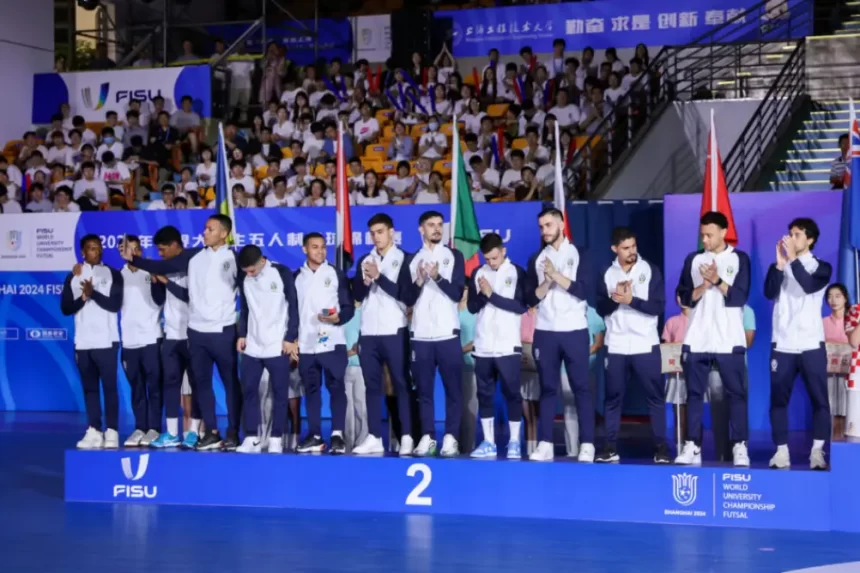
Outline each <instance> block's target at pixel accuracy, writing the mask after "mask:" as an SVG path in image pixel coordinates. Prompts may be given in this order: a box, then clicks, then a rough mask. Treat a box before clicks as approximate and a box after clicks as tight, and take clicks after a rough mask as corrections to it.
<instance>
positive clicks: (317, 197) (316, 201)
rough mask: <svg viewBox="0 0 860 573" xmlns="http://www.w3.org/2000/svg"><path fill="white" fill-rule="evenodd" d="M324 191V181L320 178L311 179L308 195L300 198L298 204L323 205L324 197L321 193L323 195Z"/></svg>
mask: <svg viewBox="0 0 860 573" xmlns="http://www.w3.org/2000/svg"><path fill="white" fill-rule="evenodd" d="M325 191H326V184H325V181H323V180H322V179H314V180H313V181H311V185H310V188H309V190H308V196H307V197H305V198H304V199H302V202H301V203H300V205H301V206H302V207H325V205H326V199H325V198H324V197H323V195H325ZM332 204H333V203H332Z"/></svg>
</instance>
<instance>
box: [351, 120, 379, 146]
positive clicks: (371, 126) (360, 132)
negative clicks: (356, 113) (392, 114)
mask: <svg viewBox="0 0 860 573" xmlns="http://www.w3.org/2000/svg"><path fill="white" fill-rule="evenodd" d="M352 132H353V133H354V134H355V140H356V142H357V143H364V142H367V141H370V136H371V135H373V134H374V133H375V134H377V135H378V134H379V122H378V121H376V118H375V117H371V118H369V119H367V120H364V119H359V120H358V121H356V122H355V125H354V126H353V128H352Z"/></svg>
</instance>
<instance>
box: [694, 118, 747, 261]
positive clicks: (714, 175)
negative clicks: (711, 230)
mask: <svg viewBox="0 0 860 573" xmlns="http://www.w3.org/2000/svg"><path fill="white" fill-rule="evenodd" d="M712 211H717V212H719V213H722V214H723V215H725V216H726V219H728V221H729V228H728V229H727V230H726V243H728V244H730V245H732V246H734V245H737V244H738V230H737V228H736V227H735V220H734V217H733V216H732V205H731V203H730V202H729V190H728V188H727V187H726V175H725V173H723V160H722V158H721V157H720V148H719V146H718V145H717V131H716V129H715V127H714V110H711V132H710V134H709V135H708V156H707V158H706V159H705V190H704V191H703V192H702V210H701V213H700V216H704V215H705V213H709V212H712Z"/></svg>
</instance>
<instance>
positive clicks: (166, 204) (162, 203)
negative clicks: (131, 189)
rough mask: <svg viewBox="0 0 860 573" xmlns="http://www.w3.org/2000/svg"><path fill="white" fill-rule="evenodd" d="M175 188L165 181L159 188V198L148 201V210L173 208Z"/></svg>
mask: <svg viewBox="0 0 860 573" xmlns="http://www.w3.org/2000/svg"><path fill="white" fill-rule="evenodd" d="M175 198H176V189H175V187H174V186H173V185H172V184H170V183H167V184H165V185H164V186H163V187H162V188H161V199H155V200H153V201H150V202H149V207H147V210H149V211H164V210H165V209H175V208H176V206H175Z"/></svg>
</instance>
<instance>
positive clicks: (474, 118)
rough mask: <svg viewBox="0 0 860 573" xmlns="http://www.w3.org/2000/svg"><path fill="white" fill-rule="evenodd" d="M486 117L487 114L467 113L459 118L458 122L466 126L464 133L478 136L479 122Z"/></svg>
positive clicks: (479, 130)
mask: <svg viewBox="0 0 860 573" xmlns="http://www.w3.org/2000/svg"><path fill="white" fill-rule="evenodd" d="M486 116H487V114H486V113H484V112H482V111H481V112H478V114H477V115H472V114H471V113H467V114H464V115H463V116H462V117H460V118H459V120H460V121H462V122H463V123H464V124H466V133H474V134H478V133H480V132H481V120H482V119H484V118H485V117H486Z"/></svg>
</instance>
